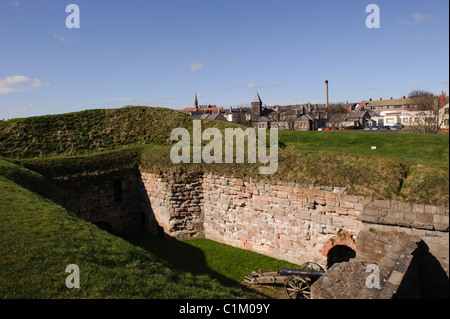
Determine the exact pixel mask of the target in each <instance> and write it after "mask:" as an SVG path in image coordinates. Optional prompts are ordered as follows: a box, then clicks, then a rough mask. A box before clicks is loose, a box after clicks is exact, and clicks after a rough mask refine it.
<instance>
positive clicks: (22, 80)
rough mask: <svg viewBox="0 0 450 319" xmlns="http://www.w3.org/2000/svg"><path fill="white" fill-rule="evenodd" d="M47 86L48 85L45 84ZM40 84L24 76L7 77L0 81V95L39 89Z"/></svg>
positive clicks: (36, 80) (37, 80)
mask: <svg viewBox="0 0 450 319" xmlns="http://www.w3.org/2000/svg"><path fill="white" fill-rule="evenodd" d="M46 85H47V86H49V85H50V84H49V83H46ZM41 86H42V83H41V81H40V80H39V79H36V78H35V79H32V78H29V77H26V76H24V75H13V76H7V77H6V78H3V79H0V94H10V93H20V92H25V91H30V90H33V89H36V88H40V87H41Z"/></svg>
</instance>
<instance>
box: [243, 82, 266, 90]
mask: <svg viewBox="0 0 450 319" xmlns="http://www.w3.org/2000/svg"><path fill="white" fill-rule="evenodd" d="M240 87H241V88H248V89H259V88H261V87H262V86H261V85H256V84H255V83H248V84H244V85H240Z"/></svg>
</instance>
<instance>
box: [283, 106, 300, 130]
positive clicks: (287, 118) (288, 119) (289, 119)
mask: <svg viewBox="0 0 450 319" xmlns="http://www.w3.org/2000/svg"><path fill="white" fill-rule="evenodd" d="M298 117H299V115H298V111H297V110H296V109H291V110H288V111H286V112H284V113H283V114H282V115H281V116H280V118H281V120H282V121H283V122H285V123H286V125H287V128H288V129H289V130H290V131H294V130H295V121H296V120H297V119H298Z"/></svg>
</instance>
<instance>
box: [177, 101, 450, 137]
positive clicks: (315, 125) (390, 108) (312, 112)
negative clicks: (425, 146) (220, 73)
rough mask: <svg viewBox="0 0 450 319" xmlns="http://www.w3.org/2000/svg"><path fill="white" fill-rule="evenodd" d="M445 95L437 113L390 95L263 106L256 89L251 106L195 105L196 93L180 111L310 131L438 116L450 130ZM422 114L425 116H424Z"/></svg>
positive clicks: (402, 122) (405, 123) (412, 122)
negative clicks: (354, 100) (190, 103)
mask: <svg viewBox="0 0 450 319" xmlns="http://www.w3.org/2000/svg"><path fill="white" fill-rule="evenodd" d="M448 100H449V99H448V96H447V95H446V94H444V92H442V93H441V95H440V96H439V98H438V100H437V103H439V114H435V113H434V112H429V114H427V113H426V112H424V111H419V110H417V105H416V104H415V101H414V99H411V98H406V97H405V96H404V97H403V98H401V99H393V98H390V99H388V100H383V99H380V100H372V99H369V100H368V101H362V102H360V103H348V102H346V103H340V104H334V105H330V106H329V107H327V105H325V104H311V103H307V104H300V105H288V106H280V105H276V106H269V107H267V106H265V105H264V106H263V102H262V100H261V97H260V96H259V94H258V92H256V93H255V95H254V97H253V100H252V101H251V103H250V107H239V108H233V107H231V106H230V107H229V108H226V109H224V108H223V107H217V106H216V105H198V99H197V96H195V102H194V107H192V108H185V109H182V110H180V111H182V112H184V113H188V114H190V115H192V116H195V117H198V118H202V119H210V120H219V121H228V122H233V123H239V124H244V125H248V126H252V127H254V128H272V127H273V128H278V129H281V130H297V131H313V130H318V129H320V128H326V127H328V128H330V129H341V128H354V129H361V128H365V127H372V126H394V125H401V126H402V127H408V126H413V125H416V124H418V123H419V122H421V121H424V120H425V121H427V120H433V117H436V116H438V117H439V120H441V121H442V125H441V128H442V130H448V129H449V111H448V109H449V104H448ZM424 117H425V119H424Z"/></svg>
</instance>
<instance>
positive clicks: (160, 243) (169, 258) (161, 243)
mask: <svg viewBox="0 0 450 319" xmlns="http://www.w3.org/2000/svg"><path fill="white" fill-rule="evenodd" d="M123 238H124V239H125V240H127V241H128V242H130V243H131V244H133V245H135V246H139V247H141V248H144V249H145V250H147V251H148V252H150V253H152V254H154V255H156V256H158V257H159V258H161V259H163V260H165V261H166V262H168V263H169V264H170V265H172V266H173V267H174V268H177V269H179V270H181V271H185V272H189V273H192V274H194V275H209V276H210V277H211V278H214V279H216V280H217V281H219V282H220V283H221V284H222V285H224V286H227V287H235V288H240V289H243V290H245V291H249V292H252V293H254V294H255V295H259V296H260V297H262V298H264V297H265V298H267V297H268V296H267V295H264V294H262V293H260V292H256V291H254V290H251V289H250V288H248V287H247V286H244V285H243V284H241V283H239V282H237V281H234V280H232V279H230V278H227V277H225V276H223V275H222V274H219V273H217V272H215V271H214V270H212V269H211V268H209V267H208V265H207V262H206V257H205V254H204V252H203V251H202V250H201V249H199V248H197V247H194V246H192V245H189V244H186V243H184V242H182V241H178V240H175V239H170V238H163V237H156V236H154V235H151V234H149V233H146V232H135V233H131V234H128V235H126V236H124V237H123Z"/></svg>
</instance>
